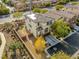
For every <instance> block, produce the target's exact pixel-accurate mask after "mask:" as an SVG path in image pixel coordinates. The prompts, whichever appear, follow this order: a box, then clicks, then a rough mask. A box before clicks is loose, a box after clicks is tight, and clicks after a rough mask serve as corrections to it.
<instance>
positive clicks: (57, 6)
mask: <svg viewBox="0 0 79 59" xmlns="http://www.w3.org/2000/svg"><path fill="white" fill-rule="evenodd" d="M55 8H56V10H60V9H62V8H64V6H63V5H56V6H55Z"/></svg>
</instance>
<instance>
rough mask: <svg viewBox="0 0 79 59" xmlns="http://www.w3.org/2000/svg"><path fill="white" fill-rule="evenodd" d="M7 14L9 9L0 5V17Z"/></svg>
mask: <svg viewBox="0 0 79 59" xmlns="http://www.w3.org/2000/svg"><path fill="white" fill-rule="evenodd" d="M7 14H9V9H8V8H6V7H5V6H4V5H3V4H1V3H0V15H7Z"/></svg>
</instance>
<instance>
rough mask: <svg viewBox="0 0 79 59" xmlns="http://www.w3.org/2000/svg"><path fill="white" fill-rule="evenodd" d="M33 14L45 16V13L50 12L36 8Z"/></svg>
mask: <svg viewBox="0 0 79 59" xmlns="http://www.w3.org/2000/svg"><path fill="white" fill-rule="evenodd" d="M33 12H36V13H42V14H44V13H46V12H48V10H45V9H40V8H35V9H33Z"/></svg>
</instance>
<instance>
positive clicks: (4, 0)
mask: <svg viewBox="0 0 79 59" xmlns="http://www.w3.org/2000/svg"><path fill="white" fill-rule="evenodd" d="M2 2H3V3H6V4H7V3H9V2H10V0H2Z"/></svg>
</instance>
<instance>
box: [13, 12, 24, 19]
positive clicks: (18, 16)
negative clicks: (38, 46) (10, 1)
mask: <svg viewBox="0 0 79 59" xmlns="http://www.w3.org/2000/svg"><path fill="white" fill-rule="evenodd" d="M22 15H23V12H15V13H13V17H16V18H20V17H21V16H22Z"/></svg>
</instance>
